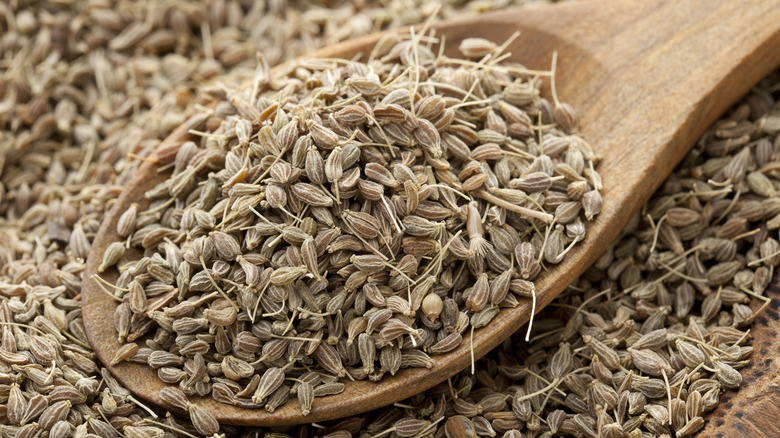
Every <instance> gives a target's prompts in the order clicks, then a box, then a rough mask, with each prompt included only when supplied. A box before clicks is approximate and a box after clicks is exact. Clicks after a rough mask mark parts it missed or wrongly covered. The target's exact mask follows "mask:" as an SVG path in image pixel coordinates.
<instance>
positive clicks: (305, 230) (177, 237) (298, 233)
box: [99, 36, 601, 412]
mask: <svg viewBox="0 0 780 438" xmlns="http://www.w3.org/2000/svg"><path fill="white" fill-rule="evenodd" d="M423 40H425V42H426V44H423V43H422V42H421V41H423ZM431 43H433V39H432V38H431V37H427V36H417V37H414V36H409V37H398V36H395V37H391V38H389V39H388V40H386V41H383V42H382V43H380V44H379V45H378V46H377V47H376V48H375V50H374V53H373V55H372V59H371V60H369V61H368V62H366V63H361V62H350V61H333V60H307V61H303V62H300V63H298V65H296V66H295V67H294V68H291V69H290V70H289V71H285V72H283V73H282V74H281V75H279V76H278V77H268V78H265V79H262V80H261V83H267V84H269V85H268V87H269V88H270V89H269V90H267V91H265V92H261V93H260V94H259V95H255V94H251V93H254V89H252V90H248V91H243V90H236V91H234V90H229V91H223V90H215V92H216V91H218V92H220V93H222V94H221V95H222V97H223V98H224V99H225V100H224V102H222V103H220V104H218V105H217V106H216V108H215V109H214V111H213V113H212V114H210V117H209V119H208V120H206V119H205V117H203V116H199V117H198V118H197V120H199V121H203V124H204V125H205V126H213V127H214V128H213V129H211V130H208V131H205V132H203V131H193V132H194V133H195V134H196V136H197V138H196V141H188V142H186V143H184V144H182V145H181V147H180V148H179V149H178V152H177V153H176V155H175V158H174V159H173V162H172V165H173V172H172V174H171V176H170V178H168V179H167V180H165V181H164V182H162V183H160V184H159V185H158V186H157V187H155V188H154V189H152V190H151V191H149V192H148V193H147V194H146V196H147V198H149V200H150V204H149V206H148V208H144V209H140V210H137V209H136V208H131V209H129V210H128V211H127V212H126V213H124V214H123V216H122V217H121V219H120V221H119V224H118V227H117V232H118V233H119V235H120V236H123V237H124V236H126V237H127V239H128V242H129V245H130V246H135V247H138V248H139V249H143V250H146V256H145V257H143V258H142V259H140V260H138V261H133V262H129V263H124V264H120V266H119V270H120V272H121V275H120V277H119V279H118V280H117V284H116V286H115V290H116V291H117V292H116V296H118V297H121V300H122V303H121V304H120V305H119V306H118V308H117V311H116V314H115V325H116V328H117V331H118V334H119V339H120V342H134V341H136V340H138V339H139V338H140V337H141V336H144V335H147V334H151V335H152V340H150V341H148V342H146V346H144V347H140V348H139V347H137V346H135V345H136V344H134V343H131V344H127V346H126V348H124V349H122V350H121V351H120V355H119V356H118V357H117V358H116V360H117V361H121V360H130V361H136V362H142V363H146V364H148V365H149V366H150V367H152V368H155V369H157V370H158V375H159V377H160V378H161V379H162V380H163V381H165V382H168V383H172V384H178V386H179V387H180V389H181V390H182V391H184V393H185V394H189V395H192V394H198V395H201V396H202V395H207V394H209V393H210V394H212V396H213V397H214V398H215V399H216V400H217V401H220V402H223V403H228V404H238V405H240V406H246V407H255V408H262V407H265V409H267V410H269V411H273V410H274V409H275V408H276V407H278V406H279V405H280V404H283V403H285V402H286V401H287V400H288V398H289V397H290V395H291V394H292V395H296V394H298V391H299V388H300V385H301V382H308V384H309V386H310V387H309V386H307V387H305V388H304V392H303V393H302V394H299V401H300V404H301V408H302V409H303V410H304V411H305V412H306V411H308V410H310V408H311V403H312V401H311V400H312V398H313V397H316V396H321V395H329V394H334V393H338V392H341V390H342V389H343V384H342V383H340V382H338V380H336V379H339V378H345V377H349V378H351V379H356V380H362V379H370V380H373V381H377V380H379V379H381V378H382V376H383V375H384V374H386V373H389V374H395V373H396V371H397V370H398V369H400V368H405V367H430V366H432V364H433V363H434V359H432V358H431V357H430V356H431V355H435V354H440V353H446V352H449V351H451V350H453V349H454V348H455V347H457V346H458V345H459V344H460V343H461V341H462V337H463V333H464V332H465V331H466V330H468V329H469V328H479V327H481V326H484V325H486V324H488V323H489V322H490V320H491V319H492V318H493V317H494V316H495V315H496V314H497V313H498V311H499V308H500V307H511V306H515V305H517V303H518V297H527V296H530V295H532V294H533V293H534V292H533V283H532V280H533V279H534V278H535V277H536V276H537V275H538V274H539V272H540V271H541V269H542V268H543V266H544V264H556V263H559V262H560V261H561V260H562V259H563V257H564V255H565V253H566V252H567V251H568V250H569V249H570V248H571V247H572V246H573V245H574V244H576V243H577V242H579V241H581V240H582V239H583V237H584V235H585V226H584V223H583V220H588V219H593V217H594V216H595V215H596V214H598V212H599V210H600V202H601V197H600V195H599V192H598V188H599V187H600V177H599V175H598V173H597V172H596V171H595V170H594V164H595V163H594V162H595V161H596V157H595V156H594V154H593V152H592V151H591V150H590V147H589V146H588V145H587V143H585V141H584V140H583V139H581V138H580V137H578V136H576V134H574V133H573V131H575V130H576V125H575V124H574V122H573V120H576V115H575V113H574V112H573V110H572V109H571V108H570V107H568V106H567V105H564V104H557V105H556V106H555V107H553V106H552V105H551V104H550V103H549V102H548V101H547V100H545V99H543V98H541V97H539V89H538V88H539V85H540V83H541V80H540V78H539V77H536V76H531V72H529V71H528V70H526V69H525V68H523V67H522V66H519V65H516V64H509V63H499V64H494V63H488V62H487V61H488V60H489V59H492V58H494V57H498V56H500V55H501V53H500V50H501V49H500V48H498V47H497V46H496V47H494V50H493V52H491V53H489V54H487V56H485V54H483V53H482V52H483V51H477V53H476V54H478V55H479V56H481V57H482V60H481V61H480V62H472V61H467V60H452V59H449V58H446V57H441V56H440V57H437V56H436V55H435V50H436V49H435V47H431V45H430V44H431ZM475 44H487V43H482V40H475V39H470V40H466V41H465V42H464V44H463V45H462V47H461V48H462V49H463V50H464V51H465V52H466V53H467V54H474V52H475V51H474V49H473V47H470V46H473V45H475ZM464 64H465V65H464ZM534 120H537V122H536V123H538V125H539V126H535V122H534ZM560 120H565V123H564V124H565V126H566V130H564V129H562V128H560V127H559V126H558V125H557V124H555V122H556V121H560ZM564 124H561V125H564ZM192 126H195V124H194V123H193V124H192ZM567 132H569V133H567ZM586 218H587V219H586ZM124 252H125V242H121V241H119V242H114V243H113V244H111V245H110V246H109V247H108V249H107V250H106V252H105V254H104V258H103V263H102V264H101V266H100V269H99V270H101V271H103V270H105V269H106V268H107V267H109V266H113V265H115V264H116V263H117V262H118V261H119V260H120V259H121V258H122V256H123V255H124ZM510 292H512V293H510ZM131 351H132V352H133V354H130V352H131ZM285 379H287V380H288V381H289V380H290V379H297V380H295V383H293V384H289V385H288V384H287V383H286V382H285Z"/></svg>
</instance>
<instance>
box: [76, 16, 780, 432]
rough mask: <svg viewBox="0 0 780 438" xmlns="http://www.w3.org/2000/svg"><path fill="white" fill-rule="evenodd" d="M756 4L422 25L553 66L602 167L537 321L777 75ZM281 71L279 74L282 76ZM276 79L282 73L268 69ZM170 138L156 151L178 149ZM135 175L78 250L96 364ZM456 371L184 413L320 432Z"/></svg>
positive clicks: (144, 378)
mask: <svg viewBox="0 0 780 438" xmlns="http://www.w3.org/2000/svg"><path fill="white" fill-rule="evenodd" d="M772 3H773V2H768V1H765V0H743V1H738V2H737V1H729V0H712V1H705V0H696V1H694V0H662V1H657V2H646V1H642V0H611V1H603V0H593V1H588V0H585V1H582V2H576V3H565V4H559V5H555V6H551V7H538V8H535V9H523V10H517V11H500V12H498V13H492V14H486V15H483V16H478V17H473V18H469V19H465V20H459V21H452V22H445V23H439V24H435V25H434V28H435V29H436V32H437V35H439V36H445V37H446V41H447V43H448V46H447V52H448V53H450V54H455V49H456V48H457V46H458V43H459V42H460V41H461V40H462V39H463V38H466V37H484V38H488V39H491V40H493V41H498V42H501V41H503V40H505V39H506V38H508V37H509V36H510V35H512V34H513V33H514V32H515V31H518V30H519V31H520V37H519V38H518V39H517V40H515V42H514V43H513V44H512V45H511V46H510V48H509V51H511V52H512V59H514V60H517V61H521V62H522V63H523V64H525V65H526V66H527V67H530V68H536V69H549V68H550V61H551V55H552V53H553V51H557V52H558V59H559V63H558V70H557V83H558V86H557V91H558V96H559V97H560V99H561V100H562V101H566V102H569V103H571V104H572V105H573V106H574V107H575V108H577V109H578V110H579V111H580V113H581V116H582V117H581V126H582V135H583V136H584V137H585V138H586V139H587V140H588V141H589V142H590V143H591V145H592V146H593V148H594V150H595V151H596V153H597V154H598V155H600V156H601V157H603V160H602V161H601V163H600V164H599V167H598V170H599V172H600V173H601V175H602V176H603V179H604V189H603V208H602V213H601V215H600V216H599V217H598V219H597V220H596V221H595V222H594V223H592V224H589V225H588V235H587V237H586V239H585V241H584V242H583V243H581V244H580V245H578V246H577V247H576V248H575V249H574V250H573V251H571V253H569V255H568V256H567V258H566V261H565V262H564V264H563V265H560V266H558V267H556V269H554V270H552V271H551V272H549V273H547V274H546V275H543V276H542V277H541V278H540V279H539V280H538V282H537V291H538V299H539V305H538V306H537V310H539V309H540V308H541V307H544V306H545V305H547V304H548V303H549V302H550V301H552V300H553V299H554V298H555V297H556V296H557V295H558V294H559V293H560V292H561V291H562V290H563V289H564V288H565V287H566V286H567V285H568V284H570V283H571V282H572V281H573V280H574V279H575V278H576V277H577V276H578V275H579V274H580V273H582V272H583V271H584V270H585V269H586V268H587V267H588V266H589V265H590V264H591V263H592V262H593V261H594V260H596V258H597V257H598V256H599V255H600V254H601V253H602V252H603V251H604V250H605V249H606V247H607V246H608V244H609V243H610V242H611V241H612V240H613V239H614V238H615V237H616V236H617V234H618V233H619V231H620V230H621V228H622V227H623V226H624V225H625V224H626V223H627V221H628V219H629V218H630V217H631V216H632V215H633V214H634V213H636V212H637V211H638V210H639V208H640V207H641V206H642V205H643V204H644V203H645V202H646V201H647V200H648V199H649V197H650V195H651V194H652V193H653V191H654V190H655V189H656V188H657V187H658V186H659V185H660V184H661V183H662V182H663V180H664V179H665V178H666V176H667V175H668V174H669V173H670V171H671V170H672V169H673V167H674V166H675V165H676V163H678V162H679V161H680V159H681V158H682V157H683V156H684V155H685V153H686V152H687V151H688V149H689V148H690V147H691V146H692V145H693V144H694V142H695V141H696V140H697V139H698V138H699V137H700V136H701V134H702V133H703V132H704V130H705V129H706V128H707V127H708V126H709V125H710V124H711V123H712V122H714V121H715V119H716V118H717V117H718V116H719V115H720V114H721V113H722V112H723V111H724V110H725V109H726V108H727V107H728V106H729V105H730V104H731V103H733V102H734V101H735V100H736V99H737V98H738V97H740V96H741V95H742V94H744V93H745V92H747V91H748V90H749V88H750V87H751V86H752V85H753V84H755V83H756V82H757V81H758V80H759V79H761V78H762V77H763V76H765V75H766V74H768V73H769V72H770V71H771V70H772V69H774V68H775V67H777V66H778V64H780V50H777V49H776V48H777V47H778V46H780V8H777V7H775V5H773V4H772ZM382 36H383V34H376V35H371V36H367V37H364V38H360V39H356V40H353V41H348V42H345V43H342V44H338V45H336V46H333V47H330V48H326V49H323V50H321V51H318V52H316V53H314V54H312V55H310V56H316V57H345V58H353V57H354V56H355V55H356V54H359V53H362V54H366V53H368V51H369V50H370V48H371V47H373V45H374V44H375V43H376V41H378V40H379V39H380V38H381V37H382ZM294 62H295V61H293V63H294ZM282 68H284V66H282ZM183 135H184V133H183V132H176V133H174V134H173V135H172V136H171V138H169V139H168V140H167V142H168V143H171V142H172V143H180V142H181V141H182V140H183ZM164 177H165V175H161V174H159V173H158V172H157V170H156V168H155V166H154V165H153V164H152V163H145V164H144V165H143V166H142V167H141V168H140V170H139V172H138V174H137V175H136V177H135V178H134V179H133V181H132V182H131V183H130V184H129V185H128V187H127V188H126V190H125V191H124V192H123V194H122V195H121V196H120V197H119V199H118V201H117V202H116V205H114V208H113V209H112V210H111V211H110V212H109V214H107V215H106V217H105V219H104V221H103V224H102V226H101V228H100V231H99V232H98V235H97V237H96V239H95V242H94V243H93V246H92V253H91V254H90V257H89V260H88V262H87V267H86V275H85V282H84V294H83V295H84V300H85V303H84V323H85V326H86V329H87V335H88V337H89V340H90V342H91V343H92V345H93V347H94V349H95V351H96V353H97V355H98V357H99V358H100V359H101V361H103V363H108V362H109V361H110V359H111V358H112V357H113V354H114V352H115V351H116V349H117V348H118V347H119V344H118V343H117V341H116V336H115V334H114V328H113V325H112V320H111V315H113V309H114V307H115V306H116V303H115V302H114V301H112V300H111V299H110V298H109V297H107V296H106V295H105V294H104V293H102V292H100V291H99V290H98V289H97V285H96V282H95V281H94V280H92V278H91V274H92V273H94V272H96V267H97V266H98V265H99V262H100V260H101V258H102V256H103V252H104V250H105V248H106V247H107V246H108V244H110V243H111V242H113V241H115V240H117V238H118V236H117V235H116V233H115V231H114V230H115V228H116V221H117V219H118V217H119V215H120V214H121V213H122V212H123V211H124V210H125V209H126V208H127V207H128V206H129V205H130V203H131V202H137V201H139V200H141V199H142V194H143V192H144V191H145V190H147V189H148V188H150V187H152V186H153V185H154V184H155V183H156V182H158V181H159V178H164ZM530 312H531V305H530V302H529V301H523V302H522V303H521V305H520V306H518V307H516V308H514V309H506V310H503V311H502V312H501V313H499V315H498V316H497V317H496V319H495V320H494V321H493V322H492V323H491V324H490V325H488V326H487V327H485V328H483V329H481V330H479V331H477V332H476V335H475V338H474V353H475V355H476V357H481V356H482V355H484V354H485V353H487V352H488V351H490V350H491V349H493V348H494V347H496V346H497V345H498V344H499V343H501V341H502V340H504V339H506V338H507V337H508V336H509V335H511V334H512V333H513V332H515V331H516V330H517V329H519V328H520V327H521V326H522V325H523V324H525V323H526V322H527V321H528V319H529V317H530ZM469 364H470V351H469V345H468V342H464V343H463V345H461V346H460V347H459V348H457V349H456V350H454V351H452V352H450V353H448V354H446V355H441V356H437V357H436V365H435V366H434V367H433V368H431V369H414V370H402V371H401V372H399V373H398V374H397V375H396V376H394V377H389V378H385V379H383V380H382V382H380V383H379V384H375V383H370V382H355V383H349V384H348V385H347V389H346V390H345V391H344V392H343V393H342V394H340V395H338V396H331V397H327V398H324V399H318V400H316V401H315V403H314V407H313V409H312V412H311V414H310V415H308V416H306V417H303V416H302V415H301V412H300V409H299V408H298V406H297V405H296V404H295V403H294V402H292V403H288V404H287V405H286V406H283V407H282V408H280V409H278V410H277V411H276V412H274V413H273V414H270V413H268V412H265V411H248V410H245V409H239V408H237V407H235V406H226V405H221V404H218V403H216V402H214V401H213V400H210V399H201V400H197V403H200V404H202V405H203V406H204V407H206V408H207V409H209V410H211V411H212V412H213V413H214V414H215V415H216V416H217V418H218V419H219V420H220V421H222V422H225V423H232V424H243V425H284V424H295V423H306V422H315V421H323V420H327V419H332V418H337V417H343V416H347V415H353V414H356V413H360V412H365V411H368V410H371V409H375V408H378V407H381V406H384V405H387V404H390V403H393V402H395V401H398V400H401V399H403V398H406V397H408V396H411V395H413V394H415V393H418V392H421V391H423V390H425V389H427V388H429V387H431V386H433V385H435V384H437V383H438V382H440V381H442V380H444V379H446V378H448V377H449V376H452V375H454V374H455V373H457V372H458V371H460V370H462V369H463V368H465V367H467V366H468V365H469ZM108 368H109V369H110V370H111V371H112V373H113V374H114V375H116V376H117V377H118V379H119V380H120V381H121V382H122V383H123V384H124V385H125V386H127V387H128V388H129V389H130V390H131V391H133V392H134V393H136V394H138V395H139V396H141V397H142V398H144V399H146V400H148V401H150V402H152V403H155V404H159V403H160V399H159V397H158V393H159V390H160V389H161V388H163V387H164V384H163V383H162V382H161V381H160V380H158V379H157V376H156V374H155V372H154V371H153V370H151V369H149V368H147V367H145V366H142V365H139V364H127V363H123V364H119V365H117V366H109V367H108Z"/></svg>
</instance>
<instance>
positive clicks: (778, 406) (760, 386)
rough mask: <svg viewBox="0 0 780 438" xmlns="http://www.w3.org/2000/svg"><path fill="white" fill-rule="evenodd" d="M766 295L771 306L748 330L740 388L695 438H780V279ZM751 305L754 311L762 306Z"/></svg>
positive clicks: (724, 399) (707, 419)
mask: <svg viewBox="0 0 780 438" xmlns="http://www.w3.org/2000/svg"><path fill="white" fill-rule="evenodd" d="M766 295H767V296H768V297H769V298H772V302H771V303H770V304H769V306H767V308H766V309H764V312H763V313H762V314H761V315H760V316H759V317H758V318H756V320H755V323H754V324H753V328H752V329H751V330H750V334H751V337H752V338H753V339H752V341H751V343H750V344H751V345H752V346H753V355H752V356H751V357H750V360H751V362H750V365H748V366H746V367H745V368H743V369H741V370H739V371H740V373H741V374H742V387H741V388H739V390H738V391H730V392H728V393H726V394H724V395H723V396H722V397H721V399H720V401H721V403H720V405H718V407H717V408H716V409H715V411H713V412H712V413H711V414H710V415H708V416H707V417H705V424H704V428H703V429H702V430H701V431H700V432H699V433H698V434H697V438H710V437H712V438H777V437H780V275H775V279H774V280H773V281H772V284H771V285H770V286H769V290H768V291H767V294H766ZM753 301H754V302H753V305H752V307H753V309H754V310H756V309H758V308H759V307H761V304H763V303H761V302H759V301H758V300H753Z"/></svg>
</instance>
